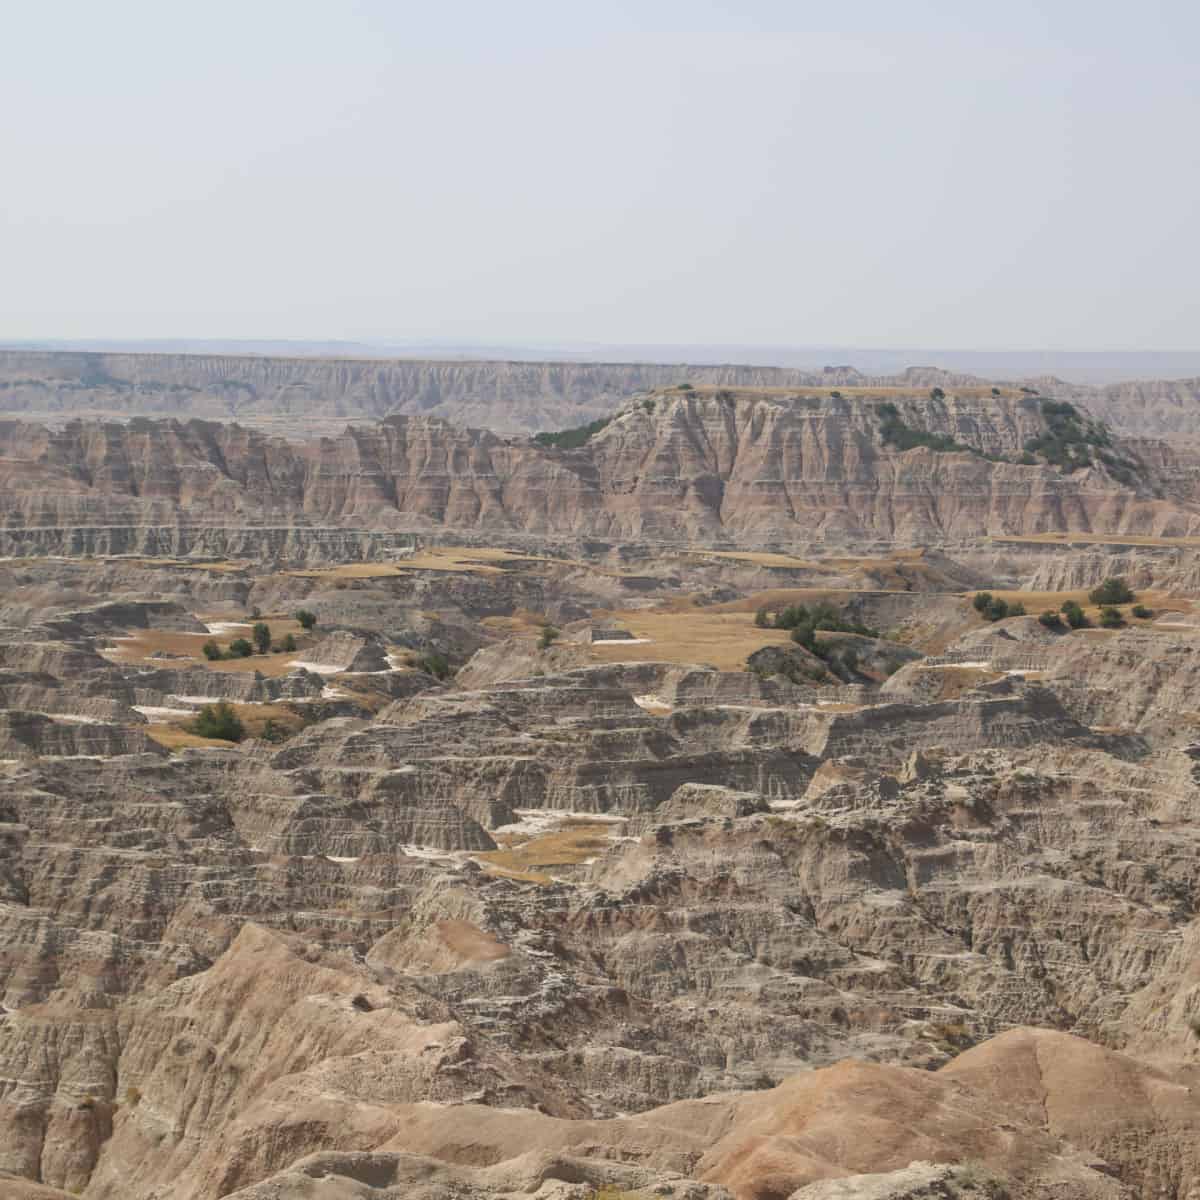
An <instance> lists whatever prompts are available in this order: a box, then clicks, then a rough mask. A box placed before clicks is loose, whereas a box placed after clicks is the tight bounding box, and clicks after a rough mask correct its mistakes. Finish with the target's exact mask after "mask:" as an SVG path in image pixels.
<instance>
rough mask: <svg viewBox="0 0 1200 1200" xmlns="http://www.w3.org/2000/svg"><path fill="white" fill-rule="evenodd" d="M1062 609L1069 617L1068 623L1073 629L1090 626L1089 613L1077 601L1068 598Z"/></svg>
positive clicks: (1065, 615) (1064, 614)
mask: <svg viewBox="0 0 1200 1200" xmlns="http://www.w3.org/2000/svg"><path fill="white" fill-rule="evenodd" d="M1060 611H1061V612H1062V615H1063V616H1064V617H1066V618H1067V624H1068V625H1070V627H1071V628H1072V629H1086V628H1087V627H1088V619H1087V614H1086V613H1085V612H1084V611H1083V609H1082V608H1080V607H1079V605H1078V603H1077V602H1076V601H1074V600H1067V601H1066V602H1065V603H1064V604H1063V606H1062V609H1061V610H1060Z"/></svg>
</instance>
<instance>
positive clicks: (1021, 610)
mask: <svg viewBox="0 0 1200 1200" xmlns="http://www.w3.org/2000/svg"><path fill="white" fill-rule="evenodd" d="M1008 615H1009V616H1010V617H1023V616H1025V605H1023V604H1022V603H1021V602H1020V601H1019V600H1018V601H1017V602H1016V603H1015V604H1010V605H1009V606H1008Z"/></svg>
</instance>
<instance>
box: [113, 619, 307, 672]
mask: <svg viewBox="0 0 1200 1200" xmlns="http://www.w3.org/2000/svg"><path fill="white" fill-rule="evenodd" d="M261 620H263V621H264V622H265V623H266V624H267V625H268V626H269V627H270V630H271V636H272V638H274V640H275V641H281V640H282V639H283V638H285V637H287V635H288V634H289V633H290V634H291V635H292V636H293V637H294V638H295V639H296V645H297V647H298V649H297V650H296V651H295V652H294V653H288V654H252V655H251V656H250V657H249V658H230V659H219V660H217V661H216V662H209V660H208V659H207V658H205V657H204V644H205V642H208V641H213V642H216V643H217V645H218V646H220V647H221V649H222V650H228V649H229V645H230V643H231V642H233V641H235V640H236V639H237V638H239V637H242V638H245V639H246V640H247V641H249V640H250V628H249V627H247V628H245V629H243V628H238V629H234V630H231V631H230V632H228V633H221V634H212V633H176V632H174V631H172V630H168V629H133V630H130V631H129V633H128V634H127V635H126V636H125V637H123V638H121V640H119V641H117V640H114V641H113V643H112V645H110V646H106V647H105V648H104V650H103V651H102V652H103V654H104V655H105V657H106V658H108V659H110V660H111V661H113V662H120V663H141V664H144V665H146V666H170V665H172V661H173V660H172V659H170V658H165V659H158V658H152V657H151V655H153V654H156V653H159V654H161V653H166V654H170V655H174V656H176V659H175V660H174V661H175V662H176V665H181V663H180V660H184V659H186V660H188V662H187V664H186V665H188V666H193V665H194V666H201V667H207V668H208V670H210V671H224V672H232V673H235V674H236V673H241V672H245V671H251V672H253V671H259V672H261V673H262V674H263V675H266V676H269V677H274V676H277V675H286V674H287V673H288V671H290V670H291V666H292V663H293V662H294V661H295V660H296V659H298V658H299V659H303V657H304V647H306V646H311V645H312V644H313V642H314V641H315V640H317V638H319V637H320V633H319V632H318V633H316V634H306V633H305V632H304V630H303V628H302V627H301V625H300V622H299V621H297V620H295V619H294V618H292V617H263V618H261ZM248 624H249V626H253V624H254V622H249V623H248Z"/></svg>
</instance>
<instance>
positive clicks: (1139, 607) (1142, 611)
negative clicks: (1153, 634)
mask: <svg viewBox="0 0 1200 1200" xmlns="http://www.w3.org/2000/svg"><path fill="white" fill-rule="evenodd" d="M1130 611H1131V612H1132V613H1133V615H1134V616H1135V617H1137V619H1138V620H1139V621H1149V620H1150V618H1151V617H1152V616H1154V609H1152V608H1147V607H1146V606H1145V605H1144V604H1135V605H1134V606H1133V608H1132V609H1130Z"/></svg>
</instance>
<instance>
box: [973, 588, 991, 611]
mask: <svg viewBox="0 0 1200 1200" xmlns="http://www.w3.org/2000/svg"><path fill="white" fill-rule="evenodd" d="M971 606H972V607H973V608H974V609H975V611H976V612H977V613H985V612H987V610H988V609H989V608H991V607H992V593H991V592H976V593H975V596H974V598H973V599H972V600H971Z"/></svg>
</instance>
